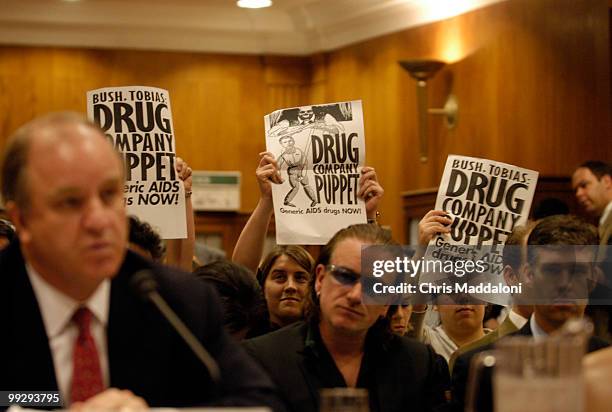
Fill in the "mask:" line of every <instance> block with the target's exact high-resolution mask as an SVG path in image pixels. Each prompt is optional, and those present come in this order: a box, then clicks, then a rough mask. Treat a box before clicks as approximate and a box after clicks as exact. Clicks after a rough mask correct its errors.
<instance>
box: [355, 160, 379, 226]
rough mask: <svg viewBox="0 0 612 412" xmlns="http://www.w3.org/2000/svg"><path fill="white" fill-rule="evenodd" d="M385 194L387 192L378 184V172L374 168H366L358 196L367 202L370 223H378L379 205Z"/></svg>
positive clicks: (363, 171)
mask: <svg viewBox="0 0 612 412" xmlns="http://www.w3.org/2000/svg"><path fill="white" fill-rule="evenodd" d="M384 194H385V190H384V189H383V187H382V186H381V185H380V183H379V182H378V177H377V176H376V170H374V168H373V167H369V166H364V167H363V168H362V169H361V176H360V177H359V190H358V191H357V196H359V197H360V198H361V199H363V200H364V201H365V206H366V216H367V218H368V222H376V219H377V217H378V204H379V203H380V199H381V198H382V197H383V195H384Z"/></svg>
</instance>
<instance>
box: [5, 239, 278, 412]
mask: <svg viewBox="0 0 612 412" xmlns="http://www.w3.org/2000/svg"><path fill="white" fill-rule="evenodd" d="M142 269H150V270H151V271H152V272H153V274H154V276H155V278H156V279H157V282H158V283H159V292H160V294H161V295H162V296H163V297H164V298H165V299H166V300H167V301H168V303H169V305H170V306H171V307H172V308H173V309H174V310H175V311H176V313H177V314H178V315H179V317H181V318H182V320H183V321H184V322H185V323H186V324H187V326H188V327H189V329H190V330H191V331H192V332H193V333H194V334H195V336H196V337H197V338H198V340H199V341H200V342H202V343H203V345H204V346H205V347H206V349H207V350H208V351H209V352H210V353H211V355H212V356H213V358H214V359H215V360H216V361H217V363H218V364H219V367H220V369H221V375H222V376H221V383H220V385H219V386H218V387H215V385H213V384H212V381H211V379H210V376H209V374H208V372H207V370H206V368H205V367H204V366H203V365H202V363H201V362H200V361H199V360H198V358H197V357H196V356H195V355H194V354H193V353H192V351H191V350H190V349H189V348H188V347H187V346H186V345H185V343H184V341H183V340H182V339H181V338H180V337H179V336H178V335H177V333H176V332H175V331H174V330H173V329H172V328H171V326H170V324H169V323H168V322H167V321H166V320H165V319H164V318H163V317H162V316H161V315H160V313H159V312H158V310H157V309H156V308H155V307H154V306H153V305H151V304H150V303H148V302H145V301H143V300H142V299H140V297H139V296H137V295H136V293H135V292H133V290H132V288H131V287H130V278H131V276H132V275H133V274H134V273H135V272H137V271H139V270H142ZM221 322H222V317H221V313H220V303H219V299H218V298H217V296H216V294H215V292H214V291H213V289H212V288H211V287H210V286H208V285H207V284H205V283H204V282H202V281H201V280H197V279H195V278H193V277H192V276H190V275H188V274H185V273H182V272H178V271H175V270H172V269H169V268H166V267H162V266H156V265H154V264H153V263H151V262H149V261H146V260H144V259H142V258H140V257H139V256H137V255H135V254H133V253H131V252H129V253H128V254H127V256H126V258H125V260H124V262H123V265H122V266H121V269H120V271H119V273H118V274H117V276H115V277H114V278H113V279H112V281H111V292H110V307H109V319H108V325H107V342H108V361H109V370H110V386H111V387H115V388H120V389H129V390H131V391H132V392H134V393H135V394H136V395H138V396H141V397H143V398H144V399H145V400H146V401H147V402H148V403H149V405H150V406H175V407H180V406H195V405H205V404H214V405H267V406H270V407H272V408H274V409H277V410H278V409H281V410H282V409H283V407H282V404H281V403H280V401H279V400H278V397H277V395H276V390H275V388H274V385H273V384H272V382H271V380H270V378H269V377H268V376H267V375H266V374H265V372H264V371H263V370H262V369H261V368H260V367H259V366H258V365H257V364H256V363H255V362H253V361H252V360H251V359H250V358H249V357H248V355H247V354H246V353H245V352H244V350H243V349H242V348H240V347H239V346H238V345H237V344H236V343H234V342H233V341H232V340H231V339H230V338H229V336H228V335H227V333H226V332H224V330H223V328H222V323H221ZM0 330H1V331H2V332H1V333H0V336H1V339H0V365H1V366H0V368H1V369H2V373H0V388H2V389H3V390H58V386H57V382H56V378H55V370H54V367H53V359H52V355H51V350H50V348H49V343H48V339H47V336H46V332H45V327H44V323H43V319H42V317H41V313H40V309H39V307H38V302H37V301H36V298H35V296H34V292H33V290H32V286H31V284H30V281H29V278H28V276H27V272H26V270H25V266H24V260H23V257H22V255H21V251H20V249H19V244H18V243H17V242H13V243H12V244H11V245H9V246H8V247H7V248H6V249H5V250H4V251H3V252H1V253H0Z"/></svg>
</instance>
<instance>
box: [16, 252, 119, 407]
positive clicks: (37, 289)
mask: <svg viewBox="0 0 612 412" xmlns="http://www.w3.org/2000/svg"><path fill="white" fill-rule="evenodd" d="M26 270H27V272H28V277H29V278H30V283H31V284H32V289H33V290H34V295H35V296H36V300H37V301H38V307H39V308H40V313H41V314H42V319H43V323H44V324H45V331H46V332H47V338H48V339H49V347H50V348H51V355H52V356H53V366H54V368H55V378H56V379H57V384H58V386H59V391H60V394H61V397H62V401H63V403H64V406H65V407H66V406H68V405H70V387H71V385H72V366H73V365H72V353H73V351H74V344H75V341H76V338H77V336H78V334H79V330H78V327H77V325H76V324H75V323H74V322H72V321H71V320H72V316H73V315H74V313H75V311H76V310H77V309H78V308H79V307H81V306H85V307H87V308H88V309H89V310H90V311H91V312H92V314H93V316H92V321H91V334H92V336H93V338H94V340H95V341H96V348H97V350H98V356H99V358H100V368H101V369H102V382H103V383H104V386H105V387H107V388H108V386H109V381H110V378H109V366H108V350H107V347H106V326H107V324H108V310H109V305H110V280H109V279H106V280H104V281H103V282H102V283H101V284H100V286H98V288H97V289H96V291H95V292H94V293H93V294H92V295H91V296H90V298H89V299H87V301H86V302H83V303H80V302H78V301H76V300H74V299H72V298H70V297H68V296H66V295H65V294H63V293H62V292H60V291H59V290H57V289H56V288H55V287H53V286H51V285H50V284H49V283H47V281H46V280H44V279H43V278H42V277H41V276H40V275H39V274H38V273H36V271H35V270H34V268H33V267H32V266H30V265H29V264H26Z"/></svg>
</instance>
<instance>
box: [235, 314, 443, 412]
mask: <svg viewBox="0 0 612 412" xmlns="http://www.w3.org/2000/svg"><path fill="white" fill-rule="evenodd" d="M315 328H316V327H315ZM308 330H309V326H308V324H307V323H305V322H298V323H295V324H293V325H290V326H287V327H285V328H283V329H280V330H277V331H275V332H272V333H269V334H267V335H263V336H260V337H257V338H255V339H251V340H248V341H246V342H244V346H245V348H246V349H247V352H249V353H250V354H251V355H252V356H253V357H254V358H255V359H257V360H258V361H259V362H260V363H261V365H262V366H263V367H264V368H265V369H266V370H267V371H268V373H269V374H270V376H271V377H272V379H273V380H274V382H275V383H276V385H277V386H278V388H279V390H280V392H281V396H282V398H283V400H284V401H285V403H286V405H287V406H288V410H290V411H293V412H316V411H318V410H319V407H318V406H319V390H320V389H321V388H323V387H325V386H324V383H323V382H322V381H328V380H329V377H328V376H322V373H321V372H322V369H324V368H322V365H321V364H322V362H326V360H327V362H328V363H329V362H333V361H332V360H331V359H330V358H329V354H328V353H327V351H326V349H325V348H324V346H323V345H322V343H320V342H319V343H318V344H317V345H314V347H313V346H311V345H310V344H307V343H306V340H307V335H308V336H309V337H310V335H312V334H313V333H312V332H311V333H309V332H308ZM316 335H317V337H318V332H317V333H316ZM368 348H371V349H368ZM368 350H374V351H375V352H376V354H375V356H374V357H371V358H370V360H371V362H370V363H369V365H368V373H367V375H368V378H367V379H366V380H367V381H368V382H369V383H370V385H368V387H367V389H368V391H369V397H370V408H371V409H370V410H371V412H378V411H384V412H387V411H389V412H390V411H406V410H410V411H434V410H443V409H444V408H446V407H447V405H446V399H445V394H444V392H445V390H446V389H447V388H448V384H449V376H448V369H447V367H446V362H445V361H444V359H443V358H440V357H439V356H438V355H436V354H435V353H434V352H433V350H432V349H431V348H429V347H426V346H425V345H423V344H421V343H419V342H417V341H416V340H413V339H409V338H403V337H402V338H400V337H399V336H393V337H392V338H391V340H390V341H388V342H385V343H384V344H383V345H377V344H375V343H374V344H372V345H368V344H367V343H366V351H368ZM323 351H324V352H323ZM366 356H367V354H366V355H364V359H365V358H366ZM334 367H335V366H334ZM362 368H363V363H362ZM336 371H337V369H336ZM338 373H339V372H338Z"/></svg>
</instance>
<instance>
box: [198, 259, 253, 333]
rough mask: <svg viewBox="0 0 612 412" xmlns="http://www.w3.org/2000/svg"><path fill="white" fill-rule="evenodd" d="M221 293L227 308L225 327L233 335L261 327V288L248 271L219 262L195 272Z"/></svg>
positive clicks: (228, 262) (238, 266)
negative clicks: (246, 329)
mask: <svg viewBox="0 0 612 412" xmlns="http://www.w3.org/2000/svg"><path fill="white" fill-rule="evenodd" d="M194 274H195V275H196V277H198V278H199V279H202V280H205V281H208V282H210V283H211V285H212V286H214V288H215V289H216V290H217V293H218V294H219V296H220V297H221V304H222V305H223V312H224V315H223V316H224V318H223V324H224V325H225V326H226V327H227V328H228V330H229V331H230V332H231V333H236V332H239V331H241V330H244V329H245V328H248V329H249V330H251V329H253V328H254V327H255V326H257V325H259V324H260V323H261V321H262V319H263V317H264V312H265V305H264V300H263V294H262V291H261V288H260V287H259V284H258V283H257V281H256V280H255V276H253V272H251V271H250V270H249V269H247V268H246V267H244V266H242V265H239V264H237V263H233V262H230V261H228V260H218V261H215V262H212V263H209V264H207V265H204V266H200V267H199V268H197V269H196V270H195V271H194Z"/></svg>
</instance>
